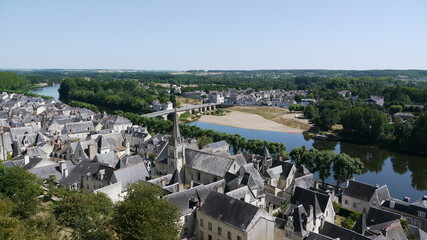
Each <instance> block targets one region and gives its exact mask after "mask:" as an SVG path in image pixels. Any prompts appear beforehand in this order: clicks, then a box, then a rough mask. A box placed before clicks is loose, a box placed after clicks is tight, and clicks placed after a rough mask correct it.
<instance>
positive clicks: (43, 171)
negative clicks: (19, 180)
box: [28, 161, 74, 181]
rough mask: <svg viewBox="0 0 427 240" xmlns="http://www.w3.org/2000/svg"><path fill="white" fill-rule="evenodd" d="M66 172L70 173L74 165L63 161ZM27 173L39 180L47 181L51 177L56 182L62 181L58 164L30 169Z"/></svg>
mask: <svg viewBox="0 0 427 240" xmlns="http://www.w3.org/2000/svg"><path fill="white" fill-rule="evenodd" d="M65 162H66V163H65V164H66V166H67V169H68V171H69V172H70V171H71V170H73V168H74V164H73V163H72V162H71V161H65ZM28 172H30V173H32V174H34V175H36V176H37V177H39V178H41V179H47V178H49V177H50V176H51V175H53V176H55V177H56V180H57V181H60V180H61V179H62V173H61V171H60V168H59V163H54V164H51V165H48V166H44V167H38V168H32V169H30V170H28Z"/></svg>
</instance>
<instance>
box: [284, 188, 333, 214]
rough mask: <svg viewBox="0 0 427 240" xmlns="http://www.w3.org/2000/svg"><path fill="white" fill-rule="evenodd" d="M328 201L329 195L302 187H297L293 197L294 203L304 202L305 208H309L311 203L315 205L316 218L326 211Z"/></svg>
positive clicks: (292, 201)
mask: <svg viewBox="0 0 427 240" xmlns="http://www.w3.org/2000/svg"><path fill="white" fill-rule="evenodd" d="M328 202H329V195H326V194H323V193H320V192H316V191H313V190H311V189H304V188H300V187H296V188H295V192H294V195H293V196H292V198H291V203H292V204H296V205H299V204H302V205H303V206H304V208H305V209H308V207H309V206H310V205H311V206H313V207H314V215H315V217H316V218H317V217H320V216H322V215H323V213H325V210H326V206H327V205H328Z"/></svg>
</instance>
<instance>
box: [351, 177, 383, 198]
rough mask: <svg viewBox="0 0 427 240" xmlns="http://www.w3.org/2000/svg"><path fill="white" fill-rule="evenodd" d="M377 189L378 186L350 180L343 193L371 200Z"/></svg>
mask: <svg viewBox="0 0 427 240" xmlns="http://www.w3.org/2000/svg"><path fill="white" fill-rule="evenodd" d="M377 189H378V187H376V186H372V185H369V184H366V183H362V182H357V181H353V180H349V181H348V186H347V188H346V189H345V190H344V192H343V195H344V196H349V197H351V198H356V199H359V200H362V201H366V202H369V200H371V198H372V196H373V195H374V193H375V191H376V190H377Z"/></svg>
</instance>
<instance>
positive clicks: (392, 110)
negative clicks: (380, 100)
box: [388, 105, 403, 114]
mask: <svg viewBox="0 0 427 240" xmlns="http://www.w3.org/2000/svg"><path fill="white" fill-rule="evenodd" d="M388 110H389V111H390V113H391V114H394V113H398V112H401V111H402V110H403V107H402V105H391V106H390V108H389V109H388Z"/></svg>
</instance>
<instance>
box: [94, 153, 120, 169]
mask: <svg viewBox="0 0 427 240" xmlns="http://www.w3.org/2000/svg"><path fill="white" fill-rule="evenodd" d="M94 161H96V162H100V163H105V164H107V165H108V166H110V167H115V166H116V165H117V162H118V159H117V157H116V154H114V152H113V151H110V152H107V153H104V154H96V155H95V158H94Z"/></svg>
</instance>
